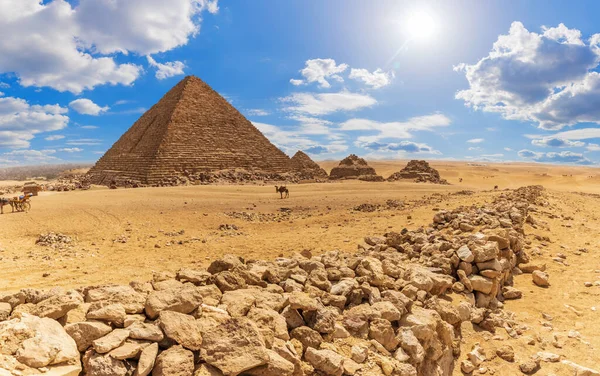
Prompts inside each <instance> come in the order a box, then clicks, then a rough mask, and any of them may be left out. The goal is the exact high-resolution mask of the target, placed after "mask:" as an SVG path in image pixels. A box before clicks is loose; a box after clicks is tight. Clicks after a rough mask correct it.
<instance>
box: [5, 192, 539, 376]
mask: <svg viewBox="0 0 600 376" xmlns="http://www.w3.org/2000/svg"><path fill="white" fill-rule="evenodd" d="M535 204H544V202H543V196H542V189H541V187H527V188H521V189H518V190H516V191H512V192H504V193H502V194H501V195H499V196H498V197H497V199H496V200H495V201H494V202H493V203H491V204H487V205H485V206H483V207H475V206H473V207H462V208H459V209H456V210H453V211H444V212H438V213H436V214H435V216H434V220H433V223H432V224H431V225H430V226H429V227H427V228H420V229H418V230H415V231H409V230H407V229H404V230H402V231H401V232H399V233H398V232H390V233H388V234H385V235H384V236H381V237H375V236H373V237H367V238H365V244H362V245H359V250H358V252H357V253H355V254H348V253H342V252H339V251H331V252H327V253H325V254H322V255H320V256H312V255H311V254H310V253H309V252H303V253H302V254H294V255H292V256H290V257H280V258H277V259H275V260H274V261H263V260H244V259H242V258H240V257H236V256H229V255H227V256H224V257H223V258H222V259H220V260H216V261H214V262H213V263H212V264H211V265H210V266H209V267H208V268H207V269H206V270H190V269H181V270H179V271H178V272H177V273H176V274H169V273H159V274H155V276H154V278H153V280H152V281H150V282H143V283H142V282H132V283H130V284H129V285H123V286H114V285H108V286H90V287H85V288H80V289H76V290H69V291H63V290H61V289H53V290H50V291H45V292H44V291H38V290H34V289H25V290H22V291H20V292H18V293H15V294H10V295H6V296H4V297H0V320H7V321H4V322H0V348H2V349H4V350H3V351H2V355H0V368H4V369H7V370H8V372H12V371H15V372H18V373H19V374H22V375H28V374H36V373H40V372H49V371H50V372H54V373H51V374H52V375H71V374H73V375H75V374H77V372H78V370H79V369H80V367H81V365H83V369H84V371H85V373H86V374H87V375H90V376H91V375H115V376H118V375H130V374H132V373H135V374H136V375H142V376H143V375H148V374H150V373H152V375H190V376H191V375H195V376H210V375H231V376H233V375H254V376H267V375H276V376H301V375H306V376H308V375H331V376H341V375H343V374H344V375H387V376H389V375H399V376H417V375H423V376H429V375H440V376H450V375H452V372H453V369H454V367H455V361H456V359H457V358H458V357H459V355H460V339H461V338H460V330H459V329H460V325H461V323H462V322H463V321H471V322H473V323H475V324H478V325H479V326H480V327H481V328H483V329H485V330H491V331H493V330H494V328H496V327H504V328H507V330H511V326H513V325H514V323H513V322H512V320H511V317H510V315H508V314H506V313H505V312H503V311H502V310H501V309H500V308H501V307H502V301H503V300H504V299H513V298H517V297H519V296H520V294H519V292H518V291H517V290H515V289H514V288H512V287H511V286H510V284H511V281H512V273H513V271H515V270H517V268H518V265H519V264H520V263H526V262H527V261H528V257H527V255H526V253H525V249H524V247H523V243H524V236H523V226H524V223H525V222H526V221H529V222H533V219H532V218H531V217H530V215H529V212H530V211H531V210H532V206H533V205H535ZM452 291H454V292H457V293H461V294H464V295H465V297H466V298H467V301H465V302H462V303H460V304H459V305H457V306H455V305H453V304H452V303H451V302H450V300H449V299H447V298H446V297H445V295H446V294H448V293H450V292H452ZM59 366H62V367H63V369H64V370H65V371H64V372H62V373H61V371H59V370H57V368H55V367H59ZM65 367H66V368H65ZM67 370H68V372H72V373H67Z"/></svg>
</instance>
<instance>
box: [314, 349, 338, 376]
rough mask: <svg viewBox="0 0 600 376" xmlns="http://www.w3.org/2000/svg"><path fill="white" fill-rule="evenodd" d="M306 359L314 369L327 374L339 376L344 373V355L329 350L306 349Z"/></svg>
mask: <svg viewBox="0 0 600 376" xmlns="http://www.w3.org/2000/svg"><path fill="white" fill-rule="evenodd" d="M304 358H305V359H306V361H307V362H308V363H309V364H310V365H311V366H313V367H314V368H315V369H317V370H319V371H321V372H323V373H324V374H325V375H328V376H341V375H342V374H343V373H344V364H343V362H344V357H343V356H341V355H339V354H338V353H336V352H334V351H331V350H326V349H325V350H315V349H314V348H312V347H309V348H308V349H306V353H305V354H304Z"/></svg>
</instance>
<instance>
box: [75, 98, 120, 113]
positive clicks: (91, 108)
mask: <svg viewBox="0 0 600 376" xmlns="http://www.w3.org/2000/svg"><path fill="white" fill-rule="evenodd" d="M69 107H71V108H72V109H73V110H75V111H76V112H78V113H80V114H82V115H92V116H98V115H100V114H101V113H103V112H106V111H108V110H109V109H110V107H108V106H105V107H100V106H98V105H97V104H96V103H94V102H92V101H91V100H89V99H86V98H81V99H75V100H74V101H72V102H71V103H69Z"/></svg>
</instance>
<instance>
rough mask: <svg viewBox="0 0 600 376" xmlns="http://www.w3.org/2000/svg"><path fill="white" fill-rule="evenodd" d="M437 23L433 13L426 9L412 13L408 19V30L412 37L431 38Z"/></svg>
mask: <svg viewBox="0 0 600 376" xmlns="http://www.w3.org/2000/svg"><path fill="white" fill-rule="evenodd" d="M436 28H437V25H436V22H435V20H434V19H433V17H432V16H431V14H429V13H427V12H424V11H416V12H414V13H412V14H411V15H410V16H409V17H408V19H407V20H406V30H407V32H408V34H409V35H410V37H411V38H412V39H429V38H431V37H432V36H433V34H435V31H436Z"/></svg>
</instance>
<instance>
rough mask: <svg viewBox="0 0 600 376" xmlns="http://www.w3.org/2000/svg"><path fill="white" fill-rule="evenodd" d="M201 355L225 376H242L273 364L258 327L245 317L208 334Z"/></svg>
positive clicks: (219, 326)
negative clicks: (269, 363) (239, 375)
mask: <svg viewBox="0 0 600 376" xmlns="http://www.w3.org/2000/svg"><path fill="white" fill-rule="evenodd" d="M200 351H201V355H202V358H203V359H204V360H205V361H206V362H207V363H208V364H210V365H212V366H214V367H216V368H218V369H220V370H221V372H223V374H224V375H238V374H240V373H242V372H244V371H247V370H250V369H252V368H255V367H258V366H261V365H263V364H267V362H268V361H269V354H268V352H267V349H266V347H265V343H264V341H263V339H262V336H261V335H260V332H259V329H258V327H257V326H256V324H254V323H253V322H252V321H251V320H249V319H247V318H245V317H239V318H231V319H228V320H226V321H224V322H223V323H221V324H219V325H217V326H215V327H214V328H213V329H212V330H210V331H208V332H204V338H203V343H202V348H201V350H200Z"/></svg>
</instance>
